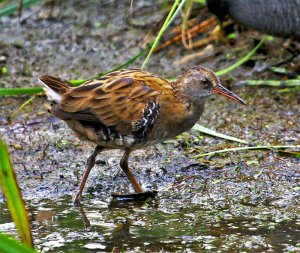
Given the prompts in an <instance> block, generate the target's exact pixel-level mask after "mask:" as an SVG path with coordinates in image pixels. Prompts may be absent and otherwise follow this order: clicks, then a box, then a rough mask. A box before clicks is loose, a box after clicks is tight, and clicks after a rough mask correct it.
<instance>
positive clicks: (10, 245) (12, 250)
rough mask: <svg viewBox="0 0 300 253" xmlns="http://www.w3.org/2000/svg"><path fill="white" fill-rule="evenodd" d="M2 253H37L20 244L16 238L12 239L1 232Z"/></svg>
mask: <svg viewBox="0 0 300 253" xmlns="http://www.w3.org/2000/svg"><path fill="white" fill-rule="evenodd" d="M0 252H2V253H21V252H22V253H36V251H35V250H33V249H31V248H28V247H26V246H24V245H22V244H20V243H19V242H18V241H17V240H15V239H14V238H11V237H9V236H7V235H5V234H3V233H1V232H0Z"/></svg>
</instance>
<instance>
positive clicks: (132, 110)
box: [39, 66, 245, 204]
mask: <svg viewBox="0 0 300 253" xmlns="http://www.w3.org/2000/svg"><path fill="white" fill-rule="evenodd" d="M39 80H40V81H41V84H42V87H43V89H44V92H45V94H46V96H47V97H48V99H49V100H50V101H51V104H50V106H49V109H48V110H49V112H50V113H52V114H53V115H54V116H55V117H57V118H59V119H61V120H63V121H64V122H66V124H67V125H68V126H69V127H70V128H71V129H72V130H73V132H74V133H75V134H76V135H77V137H78V138H79V139H81V140H84V141H88V142H90V143H92V145H94V146H95V149H94V152H93V153H92V154H91V156H90V157H89V158H88V159H87V165H86V168H85V172H84V174H83V178H82V180H81V182H80V185H79V189H78V191H77V193H76V195H75V197H74V200H73V202H74V203H75V204H79V203H80V202H81V199H82V193H83V190H84V186H85V184H86V181H87V178H88V176H89V173H90V171H91V169H92V168H93V167H94V165H95V159H96V156H97V155H98V154H99V153H100V152H102V151H103V150H110V149H121V150H123V151H124V154H123V156H122V158H121V160H120V167H121V169H122V170H123V172H124V173H125V174H126V176H127V178H128V179H129V181H130V183H131V185H132V187H133V189H134V191H135V193H134V194H135V195H137V196H139V195H141V196H142V195H143V194H145V193H146V192H145V191H144V189H143V188H142V186H141V184H140V183H139V182H138V180H137V179H136V177H135V176H134V174H133V172H132V170H131V169H130V167H129V165H128V159H129V156H130V154H131V152H132V151H134V150H136V149H140V148H145V147H147V146H151V145H154V144H155V143H158V142H162V141H164V140H167V139H171V138H174V137H176V136H177V135H179V134H181V133H183V132H185V131H188V130H189V129H191V128H192V127H193V126H194V125H195V124H196V122H197V121H198V120H199V118H200V116H201V115H202V113H203V110H204V104H205V102H206V100H207V99H208V98H209V97H210V96H211V95H213V94H218V95H222V96H225V97H227V98H229V99H231V100H233V101H235V102H238V103H240V104H245V102H244V101H243V100H242V99H241V98H240V97H239V96H237V95H236V94H234V93H233V92H231V91H229V90H228V89H226V88H225V87H224V86H222V85H221V82H220V80H219V78H218V77H217V75H216V74H215V73H214V72H213V71H212V70H211V69H209V68H207V67H204V66H195V67H191V68H189V69H187V70H185V71H184V72H183V73H182V74H181V75H180V76H179V78H178V79H177V81H173V82H169V81H168V80H166V79H164V78H161V77H159V76H157V75H154V74H151V73H149V72H148V71H145V70H141V69H122V70H118V71H114V72H111V73H109V74H107V75H105V76H102V77H99V78H96V79H93V80H89V81H86V82H85V83H83V84H82V85H80V86H77V87H74V86H73V85H72V84H71V83H70V82H68V81H64V80H61V79H59V78H56V77H53V76H50V75H42V76H41V77H40V78H39ZM150 195H151V194H150ZM151 196H152V195H151Z"/></svg>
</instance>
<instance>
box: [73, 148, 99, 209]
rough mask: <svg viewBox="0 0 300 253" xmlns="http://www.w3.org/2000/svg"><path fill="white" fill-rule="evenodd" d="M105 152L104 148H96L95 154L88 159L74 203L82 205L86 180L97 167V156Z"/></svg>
mask: <svg viewBox="0 0 300 253" xmlns="http://www.w3.org/2000/svg"><path fill="white" fill-rule="evenodd" d="M102 150H103V147H101V146H96V148H95V150H94V152H93V154H92V155H91V156H90V157H89V158H88V159H87V164H86V169H85V171H84V174H83V177H82V179H81V182H80V185H79V189H78V192H77V193H76V195H75V198H74V200H73V203H74V204H76V205H78V204H80V201H81V196H82V191H83V189H84V186H85V183H86V180H87V178H88V176H89V174H90V172H91V170H92V168H93V167H94V165H95V161H96V156H97V155H98V154H99V153H100V152H101V151H102Z"/></svg>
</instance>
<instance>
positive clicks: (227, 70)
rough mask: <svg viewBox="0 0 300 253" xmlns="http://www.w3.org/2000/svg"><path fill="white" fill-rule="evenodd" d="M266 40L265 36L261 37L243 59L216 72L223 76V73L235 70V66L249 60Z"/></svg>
mask: <svg viewBox="0 0 300 253" xmlns="http://www.w3.org/2000/svg"><path fill="white" fill-rule="evenodd" d="M265 40H266V39H265V38H263V39H261V41H260V42H259V43H258V44H257V45H256V47H255V48H253V49H252V50H251V51H250V52H249V53H248V54H246V55H245V56H244V57H243V58H242V59H240V60H239V61H237V62H236V63H234V64H232V65H230V66H229V67H227V68H225V69H221V70H219V71H217V72H216V74H217V75H218V76H222V75H225V74H227V73H229V72H230V71H232V70H234V69H235V68H237V67H239V66H241V65H242V64H243V63H245V62H246V61H248V60H249V59H250V58H251V57H252V56H253V55H254V54H255V53H256V51H257V50H258V49H259V48H260V47H261V46H262V44H263V43H264V41H265Z"/></svg>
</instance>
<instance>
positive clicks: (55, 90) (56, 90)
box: [39, 75, 72, 103]
mask: <svg viewBox="0 0 300 253" xmlns="http://www.w3.org/2000/svg"><path fill="white" fill-rule="evenodd" d="M39 80H40V81H41V83H42V85H43V89H44V91H45V93H46V95H47V97H48V99H49V100H50V101H54V102H56V103H59V102H60V101H61V95H62V94H64V93H65V92H67V91H68V90H69V89H70V88H71V87H72V84H71V83H69V82H67V81H62V80H60V79H58V78H56V77H53V76H49V75H43V76H41V77H40V78H39Z"/></svg>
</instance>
